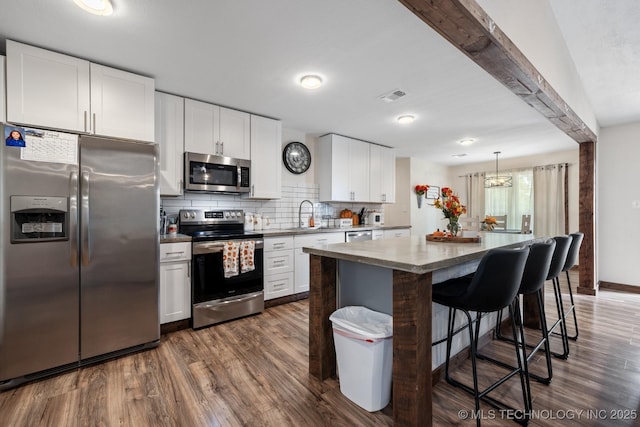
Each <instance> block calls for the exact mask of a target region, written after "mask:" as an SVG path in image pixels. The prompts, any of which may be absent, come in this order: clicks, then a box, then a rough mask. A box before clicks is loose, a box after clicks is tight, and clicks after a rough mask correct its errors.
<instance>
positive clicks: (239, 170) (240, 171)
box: [236, 165, 242, 190]
mask: <svg viewBox="0 0 640 427" xmlns="http://www.w3.org/2000/svg"><path fill="white" fill-rule="evenodd" d="M237 166H238V167H237V169H238V181H237V184H236V188H237V189H238V190H239V189H240V187H242V168H241V167H240V165H237Z"/></svg>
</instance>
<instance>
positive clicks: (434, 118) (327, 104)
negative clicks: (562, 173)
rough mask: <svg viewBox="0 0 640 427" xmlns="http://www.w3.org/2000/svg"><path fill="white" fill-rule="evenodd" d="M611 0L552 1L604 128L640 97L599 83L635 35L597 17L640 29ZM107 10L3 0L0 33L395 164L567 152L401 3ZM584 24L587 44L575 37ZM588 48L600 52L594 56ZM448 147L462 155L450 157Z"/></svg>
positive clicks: (244, 1)
mask: <svg viewBox="0 0 640 427" xmlns="http://www.w3.org/2000/svg"><path fill="white" fill-rule="evenodd" d="M618 2H620V3H623V4H625V5H626V7H627V8H631V9H633V11H634V13H635V14H632V13H629V14H625V9H624V8H622V9H621V10H619V8H618V7H614V6H612V5H611V6H608V7H607V8H604V7H602V5H604V4H607V3H610V2H607V0H588V1H587V0H553V3H554V10H555V12H556V13H557V14H558V16H559V17H560V22H561V23H562V26H563V28H564V29H566V35H567V40H568V41H569V47H570V49H571V50H572V51H573V52H574V53H575V61H576V64H577V66H578V68H579V69H582V68H584V75H583V76H582V77H583V78H584V79H585V82H586V84H587V91H588V93H589V96H590V97H591V101H592V102H593V104H594V105H596V106H597V107H596V114H597V115H598V119H599V120H602V121H601V123H603V124H605V123H620V122H624V121H631V120H637V118H638V117H639V115H638V109H639V108H640V102H639V98H638V96H639V95H638V94H639V93H640V92H638V91H637V90H636V91H635V93H634V94H632V95H631V94H628V93H627V92H626V91H620V90H617V89H616V87H617V86H618V85H619V83H620V82H622V81H624V83H625V84H627V85H635V87H636V88H638V84H640V83H639V82H638V81H639V80H640V79H637V78H636V79H635V81H634V80H633V79H632V78H631V77H632V74H631V73H630V72H628V71H624V70H618V68H615V69H614V70H612V69H610V68H607V69H605V71H604V72H606V73H610V74H607V75H615V76H616V79H611V78H609V79H603V78H602V75H601V73H602V72H603V71H602V65H607V64H611V63H612V62H609V61H610V59H608V57H610V56H611V52H608V51H606V49H609V48H611V47H612V46H616V47H617V49H618V51H619V55H617V56H615V55H614V56H615V58H616V60H617V62H615V64H616V67H618V66H620V64H621V63H622V64H628V65H629V66H635V68H634V72H635V73H636V74H637V69H638V65H639V64H638V58H639V57H640V55H639V54H638V45H639V43H638V39H637V37H638V35H636V36H635V37H636V40H631V44H630V46H627V45H626V44H624V43H622V42H621V38H620V37H623V36H626V35H628V34H627V33H626V32H624V31H622V32H621V33H615V32H611V34H612V35H611V37H610V38H609V39H607V41H606V43H604V42H602V41H601V40H600V39H598V35H599V34H604V31H605V28H604V27H602V26H601V25H600V23H602V22H603V21H605V22H606V20H603V17H602V16H601V15H602V13H603V12H606V13H605V15H607V16H609V15H610V16H611V19H614V21H613V22H610V23H609V24H608V25H609V26H612V27H616V28H618V27H620V26H619V25H614V24H616V23H618V22H617V21H615V20H617V19H623V18H625V19H626V18H627V17H630V16H635V18H636V19H635V21H634V23H635V22H638V19H637V18H638V13H637V12H638V10H639V7H638V4H637V3H636V2H635V0H616V2H611V3H616V4H617V3H618ZM638 3H640V2H638ZM113 4H114V14H113V15H112V16H110V17H108V18H101V17H95V16H91V15H88V14H87V13H85V12H83V11H82V10H81V9H79V8H78V7H76V6H75V4H74V3H73V1H72V0H58V1H51V0H30V1H24V0H2V1H1V2H0V16H2V17H3V19H2V26H1V27H0V39H1V40H4V39H6V38H10V39H13V40H17V41H21V42H25V43H29V44H33V45H36V46H40V47H43V48H47V49H51V50H55V51H59V52H62V53H67V54H70V55H73V56H78V57H82V58H86V59H89V60H91V61H94V62H97V63H101V64H105V65H109V66H113V67H116V68H121V69H126V70H130V71H133V72H136V73H140V74H145V75H149V76H152V77H154V78H155V81H156V88H157V89H158V90H161V91H165V92H170V93H174V94H178V95H183V96H186V97H191V98H195V99H199V100H202V101H207V102H212V103H216V104H220V105H225V106H228V107H231V108H237V109H240V110H244V111H248V112H251V113H255V114H261V115H266V116H269V117H274V118H278V119H281V120H282V122H283V126H284V127H285V128H290V129H295V130H299V131H304V132H306V133H308V134H310V135H322V134H325V133H329V132H334V133H339V134H343V135H346V136H350V137H354V138H359V139H363V140H367V141H371V142H375V143H380V144H383V145H388V146H391V147H395V148H397V151H398V154H399V155H401V156H428V157H429V158H430V159H431V160H433V161H435V162H440V163H443V164H448V165H458V164H462V163H472V162H481V161H487V160H492V159H494V155H493V152H494V151H502V154H501V159H503V158H510V157H520V156H525V155H529V154H534V153H535V154H538V153H543V152H551V151H559V150H566V149H571V148H575V147H576V143H575V142H574V141H572V140H570V139H569V138H568V137H566V136H565V135H564V134H562V133H561V132H560V131H559V130H557V129H556V128H555V127H554V126H553V125H551V124H550V123H549V122H548V121H547V120H545V119H544V118H543V117H541V116H540V115H539V114H538V113H537V112H536V111H535V110H533V109H532V108H530V107H529V106H527V105H526V104H525V103H523V102H522V101H520V100H519V99H518V98H517V97H516V96H515V95H513V94H512V93H511V92H509V91H508V90H507V89H506V88H504V87H503V86H502V85H500V84H499V83H497V82H496V81H495V80H494V79H493V78H492V77H490V76H489V75H487V74H486V73H485V72H484V71H482V70H481V69H480V68H479V67H478V66H477V65H475V64H474V63H473V62H471V61H470V60H469V59H468V58H466V57H465V56H464V55H463V54H461V53H460V52H458V51H457V50H456V49H455V48H453V47H452V46H451V45H449V43H448V42H446V41H445V40H444V39H442V38H441V37H440V36H439V35H438V34H436V33H435V32H434V31H433V30H431V29H430V28H429V27H428V26H427V25H426V24H424V23H423V22H422V21H420V20H419V19H418V18H417V17H415V16H414V15H413V14H412V13H411V12H410V11H409V10H407V9H406V8H405V7H404V6H403V5H402V4H400V3H399V2H397V1H392V0H323V1H313V0H270V1H260V0H216V1H211V0H188V1H176V0H135V1H133V0H129V1H127V0H113ZM557 4H561V6H559V5H557ZM583 4H588V6H585V7H583V6H582V5H583ZM569 12H570V13H569ZM583 15H584V16H583ZM9 17H11V18H10V19H9ZM589 20H596V21H597V22H598V23H599V24H598V25H593V21H589ZM590 22H591V24H590ZM625 22H626V21H625ZM629 22H630V21H629ZM582 25H584V26H585V28H587V29H588V30H587V31H586V33H587V34H588V36H589V37H583V36H584V33H583V31H584V29H583V28H582ZM629 28H631V27H629ZM633 30H634V31H635V28H633ZM576 32H578V33H579V36H575V35H574V34H575V33H576ZM596 41H599V42H600V43H599V44H597V45H596V44H595V42H596ZM623 41H624V40H623ZM2 46H3V44H0V49H1V48H2ZM600 47H601V48H602V49H605V51H604V52H601V50H600ZM589 52H596V53H597V55H593V56H594V58H591V57H590V56H589V55H587V53H589ZM622 55H626V56H625V59H626V61H625V62H621V61H620V56H622ZM596 56H597V58H595V57H596ZM581 71H582V70H581ZM309 72H314V73H320V74H321V75H322V76H324V77H325V80H326V83H325V85H324V86H323V87H322V88H321V89H318V90H316V91H313V92H311V91H307V90H304V89H302V88H301V87H299V86H297V85H296V84H295V81H296V79H297V78H298V77H299V76H300V75H302V74H304V73H309ZM618 72H619V73H618ZM616 73H617V74H616ZM623 77H624V80H622V78H623ZM619 79H620V80H619ZM603 80H605V81H606V84H603ZM627 87H631V86H626V87H625V89H626V88H627ZM394 89H401V90H403V91H405V92H406V93H407V94H408V95H407V96H406V97H404V98H402V99H400V100H398V101H396V102H394V103H385V102H383V101H381V100H379V99H377V97H378V96H379V95H382V94H384V93H387V92H389V91H392V90H394ZM602 93H605V96H604V100H603V99H601V97H602ZM606 94H612V95H609V96H606ZM625 97H626V98H627V100H626V101H624V102H623V100H624V99H625ZM404 113H411V114H415V115H416V116H417V120H416V121H415V122H414V123H413V124H412V125H409V126H406V125H405V126H401V125H399V124H398V123H396V122H395V117H396V116H398V115H400V114H404ZM601 115H602V116H601ZM463 138H475V139H476V141H477V142H476V143H475V144H474V145H472V146H470V147H462V146H460V145H459V144H457V142H456V141H458V140H460V139H463ZM458 153H467V154H468V155H467V156H466V157H463V158H454V157H452V155H453V154H458Z"/></svg>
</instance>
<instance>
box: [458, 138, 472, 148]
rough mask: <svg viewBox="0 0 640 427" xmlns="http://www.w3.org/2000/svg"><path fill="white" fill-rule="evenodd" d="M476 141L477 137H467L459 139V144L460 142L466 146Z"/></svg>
mask: <svg viewBox="0 0 640 427" xmlns="http://www.w3.org/2000/svg"><path fill="white" fill-rule="evenodd" d="M474 142H476V140H475V139H473V138H467V139H461V140H460V141H458V144H460V145H464V146H465V147H466V146H467V145H471V144H473V143H474Z"/></svg>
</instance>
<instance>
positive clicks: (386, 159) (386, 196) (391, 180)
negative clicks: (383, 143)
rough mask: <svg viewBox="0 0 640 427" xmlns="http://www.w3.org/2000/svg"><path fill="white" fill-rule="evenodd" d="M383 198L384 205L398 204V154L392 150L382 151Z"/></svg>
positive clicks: (384, 148)
mask: <svg viewBox="0 0 640 427" xmlns="http://www.w3.org/2000/svg"><path fill="white" fill-rule="evenodd" d="M381 188H382V197H383V200H382V201H383V202H384V203H395V202H396V152H395V151H394V150H393V149H392V148H386V147H383V150H382V187H381Z"/></svg>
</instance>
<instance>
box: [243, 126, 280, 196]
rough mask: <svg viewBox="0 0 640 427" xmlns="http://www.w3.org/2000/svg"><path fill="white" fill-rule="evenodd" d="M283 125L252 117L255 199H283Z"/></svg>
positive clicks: (252, 184)
mask: <svg viewBox="0 0 640 427" xmlns="http://www.w3.org/2000/svg"><path fill="white" fill-rule="evenodd" d="M281 151H282V124H281V122H280V121H279V120H273V119H268V118H266V117H260V116H255V115H251V192H250V193H249V197H251V198H255V199H279V198H280V197H281V194H280V193H281V183H282V167H281V165H280V161H281V160H280V152H281Z"/></svg>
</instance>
